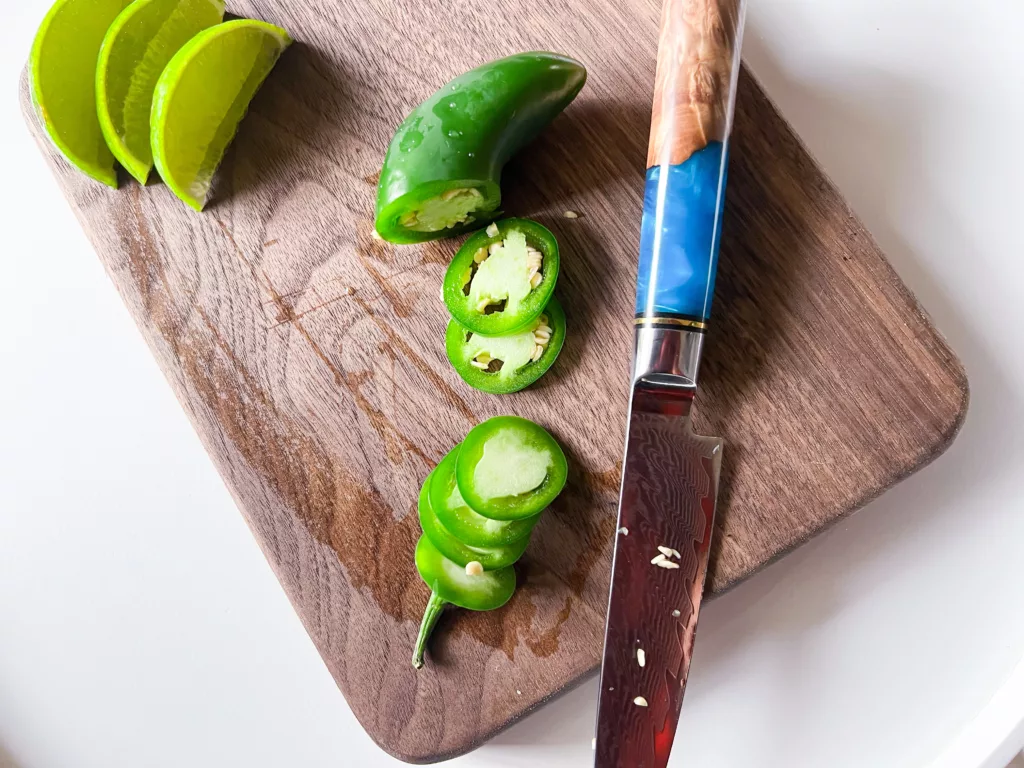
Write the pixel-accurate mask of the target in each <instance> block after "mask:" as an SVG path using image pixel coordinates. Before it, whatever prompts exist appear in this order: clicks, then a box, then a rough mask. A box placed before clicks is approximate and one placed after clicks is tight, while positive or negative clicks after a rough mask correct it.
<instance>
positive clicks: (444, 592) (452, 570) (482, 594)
mask: <svg viewBox="0 0 1024 768" xmlns="http://www.w3.org/2000/svg"><path fill="white" fill-rule="evenodd" d="M416 570H417V571H419V573H420V578H422V579H423V581H425V582H426V584H427V586H428V587H430V589H431V591H432V592H433V593H434V594H435V595H436V596H437V597H439V598H440V599H441V600H443V601H444V602H446V603H451V604H452V605H457V606H459V608H466V609H468V610H470V611H493V610H494V609H495V608H501V606H503V605H504V604H505V603H507V602H508V601H509V599H511V597H512V593H513V592H515V591H516V572H515V569H513V568H512V567H511V566H508V567H506V568H501V569H499V570H497V571H481V572H480V573H476V574H473V575H471V574H470V573H469V571H468V569H467V568H465V567H464V566H461V565H459V564H458V563H455V562H452V561H451V560H449V559H448V558H447V557H445V556H444V555H442V554H441V553H440V552H439V551H438V549H437V547H435V546H434V545H433V544H432V543H431V542H430V539H429V538H427V537H426V536H421V537H420V540H419V542H418V543H417V544H416Z"/></svg>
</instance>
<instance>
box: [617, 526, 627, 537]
mask: <svg viewBox="0 0 1024 768" xmlns="http://www.w3.org/2000/svg"><path fill="white" fill-rule="evenodd" d="M619 533H621V534H622V535H623V536H629V528H627V527H626V526H622V527H621V528H619Z"/></svg>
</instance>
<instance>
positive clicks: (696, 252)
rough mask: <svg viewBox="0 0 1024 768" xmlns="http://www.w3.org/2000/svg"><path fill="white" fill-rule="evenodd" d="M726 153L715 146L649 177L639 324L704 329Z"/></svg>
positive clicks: (662, 167) (719, 145)
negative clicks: (658, 321)
mask: <svg viewBox="0 0 1024 768" xmlns="http://www.w3.org/2000/svg"><path fill="white" fill-rule="evenodd" d="M727 164H728V152H727V151H726V150H725V146H724V145H723V144H722V143H721V142H718V141H713V142H711V143H710V144H708V145H707V146H706V147H704V148H703V149H701V150H698V151H697V152H695V153H694V154H693V155H691V156H690V157H689V158H688V159H687V160H686V162H684V163H681V164H678V165H671V164H668V165H656V166H654V167H653V168H651V169H650V170H649V171H648V172H647V190H646V193H645V194H644V218H643V225H642V229H641V234H640V270H639V274H638V277H637V295H636V311H637V317H639V318H650V319H653V318H664V319H668V318H676V319H679V320H692V321H694V323H705V322H706V321H707V319H708V318H709V317H710V316H711V299H712V296H713V295H714V292H715V273H716V271H717V270H718V247H719V243H720V242H721V237H722V209H723V203H724V201H725V182H726V175H727Z"/></svg>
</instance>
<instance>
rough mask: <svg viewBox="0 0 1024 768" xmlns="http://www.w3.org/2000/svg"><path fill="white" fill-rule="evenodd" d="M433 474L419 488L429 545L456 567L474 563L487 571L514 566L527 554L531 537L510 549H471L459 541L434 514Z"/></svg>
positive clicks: (420, 510)
mask: <svg viewBox="0 0 1024 768" xmlns="http://www.w3.org/2000/svg"><path fill="white" fill-rule="evenodd" d="M432 477H433V473H431V475H430V476H429V477H427V479H426V481H425V482H424V483H423V488H422V489H420V499H419V505H418V506H419V517H420V527H421V528H423V533H424V534H425V535H426V537H427V538H428V539H430V543H431V544H433V545H434V547H436V548H437V551H438V552H440V553H441V554H442V555H444V556H445V557H447V558H448V559H449V560H451V561H452V562H453V563H455V564H456V565H461V566H463V567H465V566H467V565H469V564H470V563H472V562H477V563H480V565H481V566H482V567H483V569H484V570H485V571H496V570H499V569H501V568H505V567H507V566H510V565H512V564H513V563H515V562H516V560H518V559H519V558H520V557H522V556H523V552H524V551H526V547H527V545H528V544H529V543H530V538H529V536H527V537H525V538H523V539H520V540H519V541H517V542H515V543H514V544H511V545H509V546H507V547H493V548H492V547H470V546H468V545H466V544H465V543H463V542H462V541H460V540H459V539H457V538H456V537H455V536H453V535H452V534H451V533H449V531H448V529H446V528H445V527H444V526H443V525H441V521H440V520H438V519H437V515H435V514H434V510H433V507H432V506H431V504H430V493H429V491H430V482H431V478H432Z"/></svg>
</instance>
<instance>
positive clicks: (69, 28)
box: [29, 0, 130, 189]
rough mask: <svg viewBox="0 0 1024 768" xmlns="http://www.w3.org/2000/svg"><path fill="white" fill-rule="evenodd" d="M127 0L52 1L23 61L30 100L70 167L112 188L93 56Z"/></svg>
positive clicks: (114, 175) (114, 178)
mask: <svg viewBox="0 0 1024 768" xmlns="http://www.w3.org/2000/svg"><path fill="white" fill-rule="evenodd" d="M129 2H130V0H57V3H56V4H55V5H54V6H53V7H52V8H51V9H50V12H49V13H48V14H46V18H45V19H43V23H42V25H41V26H40V27H39V31H38V32H37V33H36V39H35V42H34V43H33V44H32V56H31V58H30V60H29V69H30V71H31V79H30V82H31V85H32V100H33V102H34V103H35V107H36V110H37V111H38V112H39V116H40V118H41V119H42V121H43V125H45V126H46V132H47V133H48V134H49V136H50V138H51V139H52V140H53V143H54V144H56V145H57V149H59V150H60V151H61V152H62V153H63V155H64V157H66V158H67V159H68V162H70V163H71V164H72V165H74V166H75V167H76V168H78V169H79V170H81V171H84V172H85V173H87V174H88V175H89V176H91V177H92V178H94V179H96V180H97V181H102V182H103V183H104V184H107V185H109V186H111V187H114V188H115V189H116V188H117V173H116V171H115V170H114V156H113V155H112V154H111V152H110V150H109V149H108V148H107V144H106V142H105V141H104V140H103V132H102V130H101V129H100V121H99V118H98V117H97V116H96V59H97V57H98V56H99V52H100V45H101V44H102V42H103V37H104V35H106V34H107V30H108V29H109V28H110V24H111V23H112V22H113V21H114V19H115V18H117V15H118V14H119V13H121V11H123V10H124V8H125V6H126V5H128V3H129Z"/></svg>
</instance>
